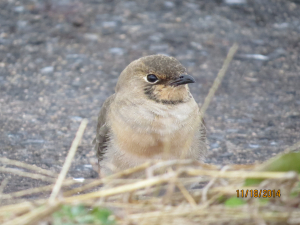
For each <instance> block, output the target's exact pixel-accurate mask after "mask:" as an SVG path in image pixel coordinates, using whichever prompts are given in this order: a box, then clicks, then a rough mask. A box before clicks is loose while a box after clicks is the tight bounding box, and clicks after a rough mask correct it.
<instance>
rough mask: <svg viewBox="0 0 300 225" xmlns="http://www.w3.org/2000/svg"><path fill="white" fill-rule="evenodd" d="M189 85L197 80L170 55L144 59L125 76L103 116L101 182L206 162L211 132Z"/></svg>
mask: <svg viewBox="0 0 300 225" xmlns="http://www.w3.org/2000/svg"><path fill="white" fill-rule="evenodd" d="M189 83H195V79H194V78H193V77H192V76H191V75H188V74H187V72H186V68H185V67H183V65H182V64H181V63H180V62H179V61H178V60H177V59H176V58H174V57H170V56H166V55H149V56H144V57H141V58H139V59H137V60H135V61H133V62H131V63H130V64H129V65H128V66H127V67H126V68H125V69H124V70H123V71H122V72H121V74H120V76H119V78H118V81H117V84H116V87H115V93H114V94H113V95H111V96H110V97H108V98H107V99H106V101H105V102H104V103H103V105H102V107H101V110H100V112H99V115H98V123H97V131H96V137H95V139H94V141H93V143H94V145H95V150H96V154H97V158H98V164H99V170H100V177H104V176H108V175H110V174H112V173H115V172H117V171H122V170H125V169H128V168H131V167H136V166H138V165H140V164H143V163H145V162H147V161H149V160H174V159H193V160H197V161H203V160H204V157H205V154H206V151H207V138H206V128H205V125H204V121H203V119H202V116H201V111H200V108H199V106H198V104H197V103H196V101H195V100H194V98H193V96H192V94H191V93H190V90H189V87H188V84H189Z"/></svg>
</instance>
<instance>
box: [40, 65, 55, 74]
mask: <svg viewBox="0 0 300 225" xmlns="http://www.w3.org/2000/svg"><path fill="white" fill-rule="evenodd" d="M53 71H54V67H53V66H47V67H44V68H43V69H41V73H53Z"/></svg>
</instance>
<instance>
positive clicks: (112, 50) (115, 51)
mask: <svg viewBox="0 0 300 225" xmlns="http://www.w3.org/2000/svg"><path fill="white" fill-rule="evenodd" d="M109 52H110V53H112V54H114V55H120V56H121V55H124V54H125V50H124V49H123V48H110V49H109Z"/></svg>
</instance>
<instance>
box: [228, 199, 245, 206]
mask: <svg viewBox="0 0 300 225" xmlns="http://www.w3.org/2000/svg"><path fill="white" fill-rule="evenodd" d="M245 204H246V201H245V200H243V199H241V198H237V197H231V198H229V199H227V200H226V201H225V203H224V205H225V206H227V207H237V206H241V205H245Z"/></svg>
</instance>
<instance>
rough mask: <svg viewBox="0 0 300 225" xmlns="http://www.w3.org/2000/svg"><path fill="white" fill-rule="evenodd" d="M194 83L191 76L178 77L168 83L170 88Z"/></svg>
mask: <svg viewBox="0 0 300 225" xmlns="http://www.w3.org/2000/svg"><path fill="white" fill-rule="evenodd" d="M188 83H195V79H194V77H192V76H191V75H180V77H179V78H177V79H176V80H174V81H172V82H171V83H170V85H171V86H175V87H176V86H179V85H182V84H188Z"/></svg>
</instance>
